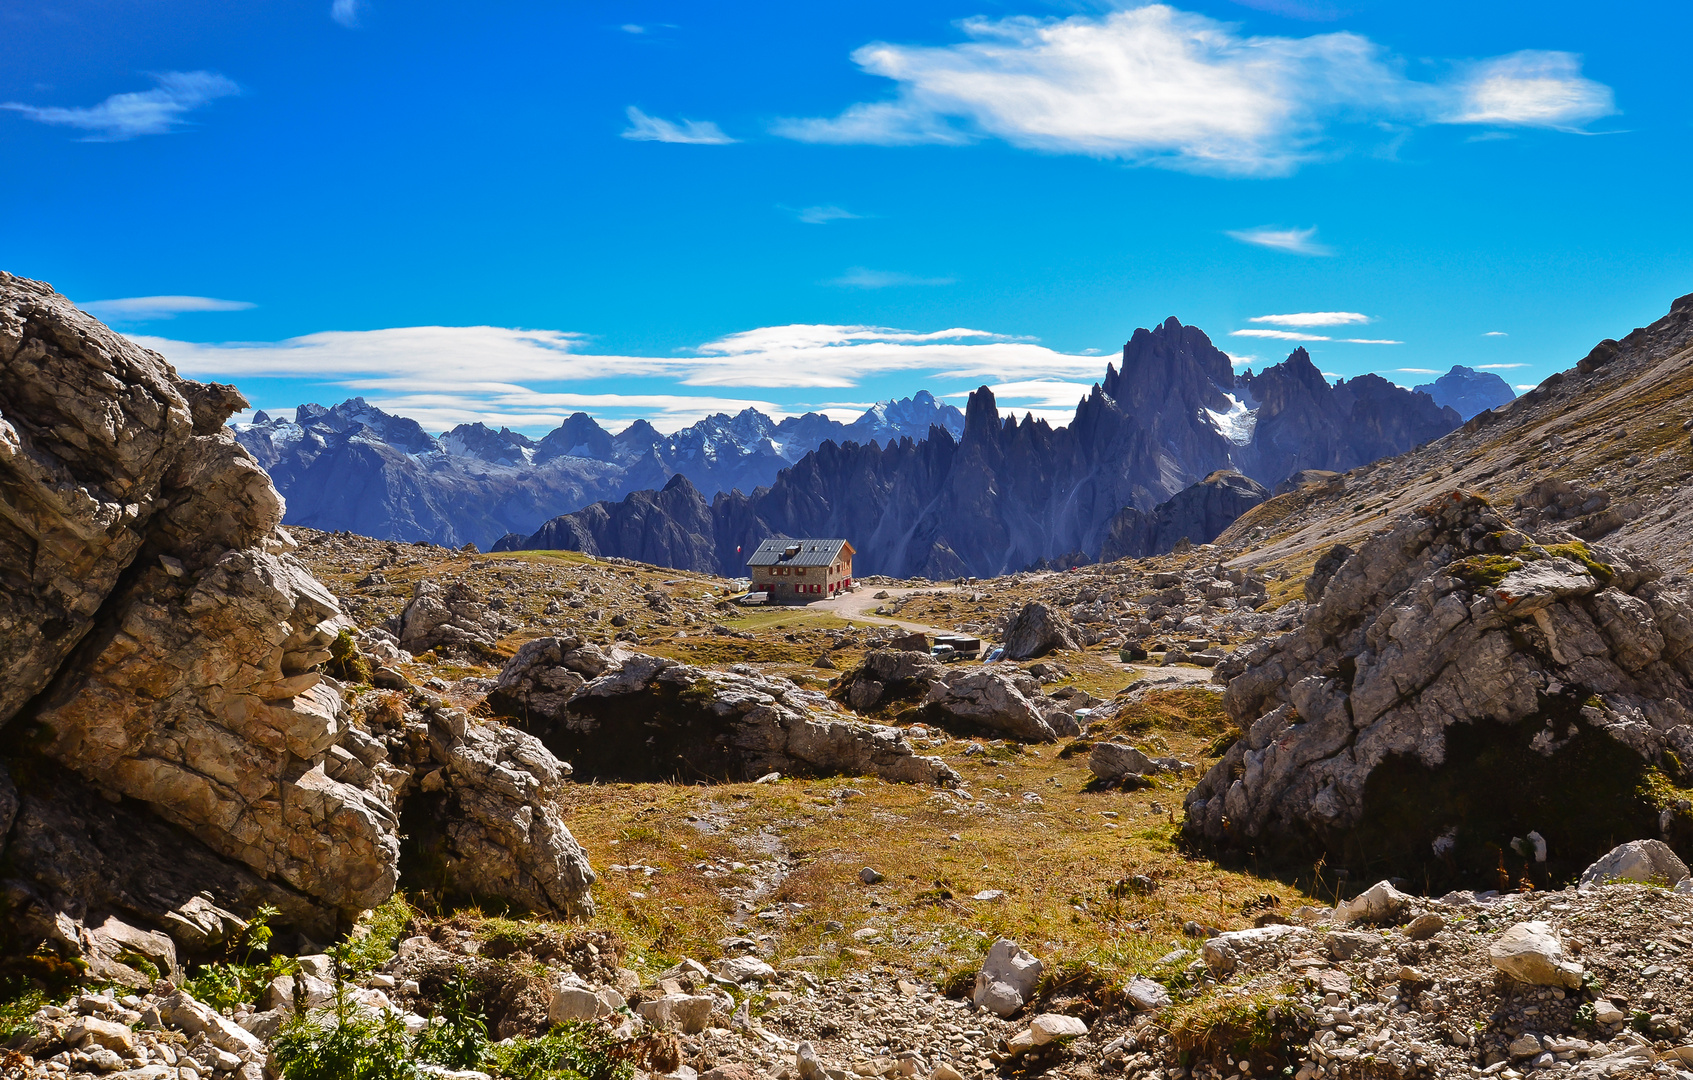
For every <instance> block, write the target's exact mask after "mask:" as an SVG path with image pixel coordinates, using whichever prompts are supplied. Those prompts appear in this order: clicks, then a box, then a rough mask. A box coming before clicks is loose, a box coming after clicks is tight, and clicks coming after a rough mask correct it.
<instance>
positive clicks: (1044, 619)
mask: <svg viewBox="0 0 1693 1080" xmlns="http://www.w3.org/2000/svg"><path fill="white" fill-rule="evenodd" d="M1081 647H1082V646H1081V638H1080V637H1079V636H1078V634H1077V633H1076V628H1075V627H1074V626H1072V625H1071V624H1070V620H1069V619H1067V618H1065V617H1064V614H1063V613H1062V612H1060V611H1057V610H1055V609H1053V608H1050V607H1048V606H1047V605H1045V604H1043V603H1041V602H1040V601H1038V600H1036V601H1033V602H1031V603H1028V604H1025V605H1023V609H1022V610H1021V611H1019V612H1018V613H1017V616H1016V618H1014V619H1012V620H1011V625H1010V626H1008V627H1006V630H1005V657H1006V659H1007V660H1032V659H1034V658H1035V657H1037V656H1045V655H1046V654H1047V653H1049V652H1053V651H1054V650H1057V649H1079V648H1081Z"/></svg>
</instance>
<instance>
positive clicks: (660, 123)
mask: <svg viewBox="0 0 1693 1080" xmlns="http://www.w3.org/2000/svg"><path fill="white" fill-rule="evenodd" d="M625 112H626V113H627V114H628V116H629V127H627V128H626V129H624V132H623V137H624V138H625V139H633V140H635V141H636V142H663V143H688V144H691V145H694V146H723V145H726V144H728V143H732V142H735V141H736V140H735V139H731V138H730V137H729V136H727V135H725V134H724V133H723V129H722V128H720V127H718V126H717V125H716V124H714V123H713V122H711V121H710V120H683V121H682V122H681V123H675V122H673V121H670V120H663V119H660V118H659V117H656V116H648V115H647V114H646V113H644V112H642V111H641V110H640V109H637V108H636V107H635V106H633V105H631V106H629V108H628V109H626V110H625Z"/></svg>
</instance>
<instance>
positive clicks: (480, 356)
mask: <svg viewBox="0 0 1693 1080" xmlns="http://www.w3.org/2000/svg"><path fill="white" fill-rule="evenodd" d="M131 336H132V337H133V338H134V339H135V340H136V341H138V342H140V343H141V344H142V345H145V346H146V347H147V348H150V349H155V350H157V351H159V352H161V353H163V354H164V355H165V356H166V357H167V358H169V359H170V360H171V361H172V362H173V363H174V364H176V365H177V367H178V368H180V369H181V370H182V371H183V372H185V373H188V374H191V375H195V376H204V377H216V378H220V379H224V380H237V381H238V380H240V379H243V378H261V377H262V378H300V379H315V380H323V381H331V382H336V383H339V384H342V385H346V386H348V387H358V388H363V389H371V390H383V391H385V392H387V393H391V394H399V393H443V394H451V395H454V396H456V397H457V398H459V399H461V400H463V399H465V398H467V397H479V396H487V395H506V394H511V393H516V392H518V391H521V392H524V393H529V392H532V391H534V388H539V387H546V386H549V385H559V387H560V392H567V390H568V387H569V386H571V385H579V384H581V383H583V382H586V381H590V380H595V379H636V380H639V379H652V380H661V381H662V382H663V383H664V384H665V386H666V388H667V390H668V387H670V386H672V385H676V384H680V385H682V386H748V387H767V388H785V389H795V388H810V387H851V386H857V385H858V384H859V383H860V382H862V381H863V380H865V379H869V378H873V377H876V376H879V375H886V374H891V373H898V372H923V373H926V374H927V375H930V376H933V377H935V378H944V379H949V380H964V379H972V380H988V381H1016V380H1023V379H1034V380H1038V379H1048V380H1053V379H1056V380H1065V379H1068V380H1074V381H1081V380H1087V381H1088V382H1090V383H1091V381H1092V380H1093V379H1096V378H1098V377H1099V375H1100V374H1101V372H1102V370H1103V364H1102V362H1101V360H1100V359H1099V358H1098V357H1094V356H1081V355H1075V354H1069V353H1060V352H1056V351H1054V350H1052V349H1048V348H1046V347H1045V346H1042V345H1038V344H1035V343H1033V342H1030V341H1024V340H1016V339H1012V338H1007V337H1005V336H1003V335H999V334H993V333H989V332H988V331H985V330H971V329H967V328H962V327H953V328H950V329H946V330H938V331H934V332H930V333H912V332H909V331H903V330H893V329H889V328H886V327H875V326H833V325H805V324H800V325H791V326H770V327H761V328H759V329H756V330H747V331H742V332H740V333H736V334H730V335H728V336H726V337H722V338H719V339H717V340H715V341H711V342H707V343H706V344H704V345H701V346H699V347H698V348H697V349H693V350H689V351H688V354H687V355H671V356H659V357H654V356H619V355H604V354H595V353H590V352H586V351H584V350H585V348H586V346H587V342H586V339H585V338H584V337H583V336H582V335H580V334H572V333H568V332H564V331H558V330H516V329H508V328H504V327H494V326H410V327H398V328H394V329H388V330H357V331H325V332H322V333H317V334H308V335H305V336H304V337H297V338H291V339H289V340H286V341H278V342H227V343H223V344H206V343H200V342H187V341H175V340H170V339H167V338H160V337H150V336H144V335H131ZM465 372H475V373H476V377H475V378H474V379H469V380H467V379H466V378H465V375H464V373H465ZM534 392H538V391H534Z"/></svg>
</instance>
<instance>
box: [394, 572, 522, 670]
mask: <svg viewBox="0 0 1693 1080" xmlns="http://www.w3.org/2000/svg"><path fill="white" fill-rule="evenodd" d="M516 627H517V624H516V623H515V622H513V621H511V620H510V619H507V618H504V617H502V616H501V615H500V613H499V612H497V611H492V610H490V609H489V608H488V605H487V603H486V602H485V601H484V599H483V598H482V596H481V595H479V594H478V593H477V591H476V590H475V589H473V588H471V587H470V586H469V585H466V584H465V583H464V582H462V581H455V582H453V583H451V584H449V585H448V586H446V587H445V588H442V587H441V585H440V584H439V583H437V582H434V581H428V580H420V581H419V582H418V583H417V584H416V585H415V586H413V587H412V598H411V600H410V601H408V602H407V604H406V606H405V608H404V610H402V611H401V612H400V621H399V625H398V626H397V627H395V628H394V629H395V631H396V633H395V636H396V637H397V638H398V639H399V642H400V648H402V649H404V650H406V651H407V652H409V653H412V654H414V655H415V654H417V653H425V652H429V651H430V650H432V649H439V650H442V652H443V653H445V654H449V655H458V656H469V657H472V658H474V659H478V660H480V659H485V658H487V657H489V656H490V655H491V654H492V653H493V651H494V645H495V644H496V643H497V642H498V641H499V639H500V635H501V634H504V633H506V632H507V631H509V630H513V629H516Z"/></svg>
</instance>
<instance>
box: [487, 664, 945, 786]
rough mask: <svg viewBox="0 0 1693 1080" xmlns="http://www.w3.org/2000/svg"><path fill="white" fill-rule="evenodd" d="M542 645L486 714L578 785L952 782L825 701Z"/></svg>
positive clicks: (891, 735)
mask: <svg viewBox="0 0 1693 1080" xmlns="http://www.w3.org/2000/svg"><path fill="white" fill-rule="evenodd" d="M542 640H543V642H544V644H542V643H535V642H531V643H530V645H528V646H525V648H524V649H523V650H521V651H520V652H519V653H518V654H517V655H516V656H514V657H513V658H512V659H511V660H510V661H509V662H508V663H507V664H506V666H505V667H504V669H502V670H501V672H500V676H499V679H498V682H497V684H496V690H495V692H494V693H492V694H490V695H489V697H488V703H489V705H490V707H491V708H492V709H493V710H494V711H495V712H496V713H498V714H500V715H504V716H509V717H512V718H513V719H515V720H518V721H520V722H521V723H522V724H523V725H524V726H525V727H526V728H527V730H529V731H531V732H533V733H535V734H537V735H538V736H539V737H540V739H541V741H542V742H543V743H545V744H546V746H547V748H548V749H550V750H551V751H552V752H553V753H555V754H557V755H558V756H559V757H561V758H566V759H569V760H570V761H571V763H572V764H573V765H574V766H575V768H576V769H577V770H579V771H580V772H581V773H582V774H583V775H584V776H587V777H592V778H596V779H598V778H612V777H616V778H619V779H631V780H632V779H643V780H650V779H660V778H667V777H681V778H685V779H687V780H690V781H691V780H713V781H722V780H751V779H755V778H757V777H759V776H762V775H765V774H767V773H771V772H780V773H809V774H813V775H831V774H847V775H871V776H879V777H881V778H883V779H885V780H895V781H905V782H911V783H924V784H942V785H952V784H955V783H957V782H958V774H957V773H955V772H954V771H953V770H952V769H950V768H948V767H947V766H946V765H945V764H944V763H942V762H941V760H940V759H939V758H934V757H922V756H919V755H918V754H917V753H915V752H914V751H913V750H912V748H911V744H910V743H908V742H906V741H905V739H904V738H903V737H902V736H901V735H900V733H899V731H898V730H897V729H895V728H891V727H885V726H883V725H879V724H868V723H865V722H863V721H860V720H856V719H852V718H851V717H849V716H847V715H844V714H843V713H842V712H841V711H840V708H839V706H837V705H836V704H835V703H834V702H833V701H831V700H829V698H828V697H826V696H825V695H823V694H821V693H818V692H817V691H814V690H804V689H801V688H800V687H799V686H797V685H795V684H794V683H793V682H791V681H789V680H787V679H782V678H771V677H766V676H762V675H759V674H757V673H755V672H753V671H752V670H751V669H750V668H741V669H731V670H729V671H709V670H705V669H702V668H697V667H693V666H692V665H689V664H682V663H678V662H676V661H674V660H669V659H666V658H663V657H657V656H645V655H641V654H638V653H617V654H615V655H614V656H611V657H606V656H605V655H604V654H603V653H598V650H594V652H593V653H585V652H583V651H582V647H581V646H578V645H575V644H574V643H573V642H571V641H570V640H569V639H563V640H560V639H542ZM567 646H568V647H567ZM590 657H592V659H590ZM601 659H603V660H604V661H605V663H606V664H607V666H606V667H605V668H604V669H603V670H602V673H601V674H599V675H598V677H596V678H593V679H590V680H587V681H584V682H581V683H580V684H579V685H577V684H576V681H575V678H572V676H574V677H576V678H580V677H581V675H582V671H581V670H577V669H580V668H583V667H587V666H597V665H598V663H599V661H600V660H601ZM572 662H574V663H576V665H577V667H576V669H573V668H571V667H570V666H568V665H569V664H570V663H572Z"/></svg>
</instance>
